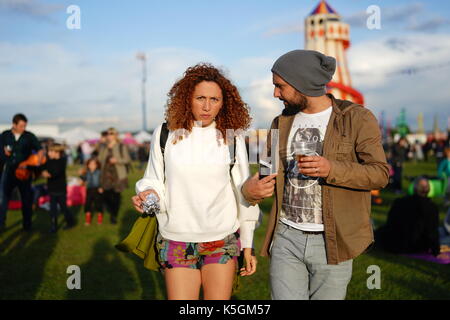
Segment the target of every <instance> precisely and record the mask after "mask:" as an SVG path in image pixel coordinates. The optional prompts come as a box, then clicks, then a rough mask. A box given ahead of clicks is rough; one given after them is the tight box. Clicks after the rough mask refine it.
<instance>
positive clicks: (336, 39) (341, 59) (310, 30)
mask: <svg viewBox="0 0 450 320" xmlns="http://www.w3.org/2000/svg"><path fill="white" fill-rule="evenodd" d="M349 47H350V26H349V25H348V24H347V23H344V22H342V21H341V17H340V16H339V14H338V13H337V12H336V11H335V10H334V9H333V8H331V7H330V5H329V4H328V3H327V2H326V1H325V0H322V1H320V3H319V5H318V6H317V7H316V8H315V9H314V10H313V11H312V12H311V14H310V15H309V16H308V17H307V18H306V20H305V48H306V50H316V51H319V52H322V53H323V54H326V55H328V56H332V57H334V58H336V62H337V66H336V73H335V74H334V76H333V79H332V80H331V82H330V83H329V84H328V85H327V88H328V92H330V93H332V94H333V95H334V96H335V97H336V98H338V99H344V100H350V101H353V102H355V103H359V104H364V97H363V95H362V94H361V93H360V92H358V91H357V90H356V89H354V88H353V87H352V79H351V77H350V72H349V70H348V64H347V57H346V53H345V51H346V50H347V49H348V48H349Z"/></svg>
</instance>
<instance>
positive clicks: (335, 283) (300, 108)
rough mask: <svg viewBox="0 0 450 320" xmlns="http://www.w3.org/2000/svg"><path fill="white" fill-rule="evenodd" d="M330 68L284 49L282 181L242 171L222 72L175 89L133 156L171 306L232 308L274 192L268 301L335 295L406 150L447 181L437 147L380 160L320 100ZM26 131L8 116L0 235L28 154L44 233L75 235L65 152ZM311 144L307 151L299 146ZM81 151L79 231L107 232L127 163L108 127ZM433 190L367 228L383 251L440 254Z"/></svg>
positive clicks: (376, 139) (25, 195)
mask: <svg viewBox="0 0 450 320" xmlns="http://www.w3.org/2000/svg"><path fill="white" fill-rule="evenodd" d="M335 70H336V60H335V59H334V58H332V57H329V56H325V55H323V54H322V53H319V52H316V51H311V50H294V51H291V52H288V53H286V54H284V55H282V56H281V57H279V58H278V59H277V60H276V62H275V63H274V65H273V68H272V70H271V71H272V79H273V84H274V97H275V98H277V99H279V100H281V101H282V102H283V104H284V109H283V110H282V112H281V114H280V115H279V116H277V117H276V118H275V119H274V120H273V122H272V125H271V129H273V130H276V131H277V132H279V135H278V137H279V139H277V140H276V141H275V142H274V141H272V140H271V139H272V130H271V131H269V135H268V142H267V144H266V147H265V150H264V152H263V154H265V155H270V157H272V156H274V155H276V156H275V158H279V161H275V162H272V165H273V166H276V168H277V169H278V170H277V172H278V173H275V174H271V175H267V176H265V177H260V176H259V173H256V174H255V175H253V176H251V175H250V170H249V163H248V154H247V148H246V145H245V137H243V135H241V134H240V133H242V131H245V130H246V129H248V128H249V126H250V123H251V115H250V110H249V108H248V107H247V105H246V104H245V103H244V102H243V101H242V99H241V97H240V94H239V92H238V89H237V88H236V87H235V86H234V85H233V84H232V82H231V81H230V80H229V79H228V78H227V77H226V76H225V75H224V74H223V72H222V71H221V70H219V69H218V68H216V67H214V66H212V65H210V64H204V63H201V64H198V65H195V66H193V67H190V68H188V69H187V70H186V71H185V73H184V75H183V77H182V78H180V79H179V80H178V81H177V82H176V83H175V84H174V85H173V87H172V88H171V90H170V91H169V94H168V96H169V100H168V103H167V107H166V112H165V120H166V122H165V123H163V124H161V125H159V126H158V127H157V128H156V130H155V132H154V134H153V138H152V142H151V145H150V146H149V147H150V150H149V153H146V150H140V151H139V150H137V152H136V156H135V158H136V159H139V161H140V162H141V167H143V164H144V163H147V160H148V164H147V167H146V170H145V173H144V175H143V177H142V178H141V179H140V180H139V181H138V182H137V183H136V186H135V187H136V196H134V197H132V199H131V201H132V203H133V205H134V207H135V209H136V210H137V211H138V212H141V213H144V209H143V202H144V201H146V199H147V197H148V196H149V195H153V196H154V197H156V198H157V199H158V201H159V205H160V210H159V212H158V213H157V214H156V219H157V221H158V223H157V230H158V231H157V237H156V247H157V255H158V263H159V265H160V269H161V271H163V275H164V277H165V283H166V289H167V295H168V298H169V299H199V297H200V290H201V289H203V297H204V298H205V299H229V298H230V297H231V293H232V288H233V280H234V276H235V274H236V270H238V272H239V273H240V275H241V276H250V275H252V274H254V273H255V272H256V271H257V259H256V257H255V253H254V230H255V227H256V223H257V221H258V219H259V215H260V210H259V207H258V204H259V203H261V201H263V200H264V199H266V198H269V197H271V196H273V195H275V197H274V201H273V204H272V209H271V212H270V215H269V218H268V224H267V230H266V236H265V239H264V242H263V244H262V248H261V255H262V256H270V258H271V263H270V287H271V295H272V298H273V299H287V300H291V299H298V300H302V299H344V298H345V297H346V292H347V286H348V284H349V282H350V279H351V277H352V266H353V259H355V258H356V257H358V256H359V255H361V254H362V253H364V252H366V251H367V249H368V248H369V247H371V246H372V245H373V244H374V232H373V229H372V228H373V226H372V222H371V219H370V214H371V201H370V193H371V190H379V189H382V188H384V187H385V186H387V185H388V183H389V179H390V177H391V178H392V181H391V184H392V186H393V188H394V189H395V190H396V191H398V192H400V191H401V190H402V189H403V186H402V184H401V180H402V168H403V163H404V162H405V161H408V159H409V158H410V156H411V154H412V155H413V157H416V160H418V161H421V160H422V159H426V157H428V156H429V151H430V150H432V149H433V150H434V152H435V154H434V155H435V156H436V157H437V158H438V161H439V164H438V165H439V170H440V172H442V175H447V174H448V172H449V170H450V168H449V161H450V152H449V151H448V149H445V148H442V156H441V153H440V150H441V143H440V142H436V145H433V142H431V147H426V148H425V147H423V146H422V147H420V148H419V147H418V146H417V145H416V146H414V147H411V146H409V145H408V143H407V141H406V140H405V139H400V140H399V141H398V142H397V143H396V144H394V145H392V146H391V145H389V146H387V150H385V149H386V146H384V147H385V148H383V143H382V136H381V131H380V129H379V125H378V122H377V120H376V118H375V117H374V115H373V114H372V112H371V111H370V110H369V109H367V108H362V107H361V106H360V105H357V104H354V103H352V102H350V101H346V100H340V99H336V98H335V97H334V96H333V95H332V94H329V93H327V92H326V85H327V83H329V81H330V80H331V79H332V77H333V75H334V73H335ZM26 124H27V119H26V117H25V116H24V115H21V114H19V115H16V116H14V118H13V125H12V129H11V130H7V131H5V132H4V133H3V134H2V135H1V139H0V155H1V159H2V162H3V164H4V165H2V168H3V172H2V177H1V190H2V192H1V197H2V199H1V206H0V228H3V229H4V228H5V219H6V211H7V203H8V199H9V198H10V195H11V191H12V189H13V188H15V187H18V188H19V191H20V193H21V199H22V203H23V206H22V212H23V227H24V229H25V230H28V231H29V230H30V229H31V221H32V220H31V215H32V207H31V199H32V191H31V190H32V189H31V179H30V178H29V177H28V178H25V179H23V178H19V177H18V176H17V172H16V170H18V169H21V168H22V167H26V165H24V164H23V161H25V160H27V159H28V158H29V157H30V155H31V154H32V153H33V152H35V153H36V159H35V162H36V163H35V164H34V166H35V167H37V168H40V170H41V171H40V172H39V174H42V176H43V177H45V178H47V185H48V192H49V195H50V198H51V200H50V203H51V215H50V216H51V225H52V227H51V231H52V232H55V231H56V225H55V223H54V221H55V220H56V217H57V208H58V206H59V207H60V209H61V211H62V212H63V213H64V215H65V219H66V221H67V227H69V228H70V227H72V226H73V225H74V222H73V215H72V214H71V212H70V210H69V209H68V208H67V207H66V206H65V200H66V187H67V185H66V175H65V171H66V166H67V157H66V156H65V150H66V148H65V147H64V146H62V145H59V144H52V145H50V146H49V147H48V150H43V149H42V147H41V145H40V144H39V143H38V140H37V138H36V137H35V136H34V135H33V134H32V133H30V132H28V131H26V130H25V128H26ZM330 124H331V125H330ZM228 129H232V130H234V131H233V132H234V136H229V134H228V132H227V130H228ZM306 144H310V145H311V146H310V147H308V148H309V149H304V148H303V147H302V146H303V145H306ZM447 144H448V141H447ZM444 147H445V143H444ZM78 149H79V150H78V152H77V156H76V157H74V158H73V159H76V161H78V162H79V163H80V164H83V166H84V168H83V169H82V170H80V172H79V175H80V177H81V178H82V180H83V181H84V184H85V186H86V188H87V199H86V202H85V208H84V209H85V210H84V211H85V224H86V225H87V226H88V225H90V224H91V223H92V219H93V217H94V216H95V215H96V217H97V223H98V224H101V223H103V214H104V211H105V209H107V211H109V213H110V222H111V223H113V224H115V223H117V215H118V212H119V208H120V206H121V193H122V192H123V191H124V190H125V189H126V188H127V187H128V173H129V170H130V164H131V160H132V156H131V155H130V152H129V150H128V148H127V147H126V146H125V145H124V144H123V143H121V141H120V139H119V135H118V132H117V130H115V129H114V128H109V129H108V130H106V131H105V132H104V133H103V134H102V137H101V139H100V141H99V143H98V144H96V145H95V146H92V145H90V144H89V143H83V144H81V145H80V146H79V148H78ZM305 150H306V151H305ZM444 150H445V152H444ZM386 154H387V156H388V157H387V158H386ZM444 154H446V155H447V157H446V159H444V158H445V157H444ZM266 160H268V161H269V159H268V158H267V159H266ZM388 163H389V164H390V165H389V164H388ZM442 163H443V164H442ZM447 177H448V175H447ZM429 190H430V184H429V181H428V180H427V179H426V178H420V179H417V180H416V183H415V188H414V195H413V196H411V197H409V198H406V199H401V200H398V201H395V202H394V205H393V207H392V209H391V211H390V212H389V214H388V219H387V225H386V227H384V228H382V229H380V230H378V231H377V232H376V234H377V237H378V238H379V239H381V240H380V243H381V244H382V246H383V247H384V248H388V249H389V250H391V251H392V252H396V253H403V252H410V251H411V250H413V251H414V250H420V251H427V250H429V251H430V252H431V253H432V254H435V255H437V254H439V240H437V238H436V232H437V226H438V210H437V207H436V206H435V205H434V204H433V202H432V201H431V200H430V199H429V198H428V197H427V195H428V192H429ZM349 203H351V206H349ZM417 210H421V211H420V212H419V211H417ZM413 211H414V213H413ZM416 211H417V212H416ZM405 215H407V217H406V216H405ZM404 219H409V220H408V222H409V223H407V224H405V223H403V220H404ZM408 227H409V229H408ZM386 244H387V245H386ZM392 244H395V247H394V248H393V247H392ZM389 245H391V246H389ZM239 257H241V258H242V261H243V264H242V265H241V266H240V268H239V267H238V266H239V262H238V261H239V259H238V258H239Z"/></svg>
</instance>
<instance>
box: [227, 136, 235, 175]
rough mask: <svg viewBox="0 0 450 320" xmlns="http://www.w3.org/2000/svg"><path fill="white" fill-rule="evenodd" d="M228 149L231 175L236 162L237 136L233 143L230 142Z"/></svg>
mask: <svg viewBox="0 0 450 320" xmlns="http://www.w3.org/2000/svg"><path fill="white" fill-rule="evenodd" d="M228 151H229V152H230V160H231V163H230V176H231V170H233V167H234V164H235V162H236V136H235V137H234V138H233V143H232V144H230V143H229V144H228Z"/></svg>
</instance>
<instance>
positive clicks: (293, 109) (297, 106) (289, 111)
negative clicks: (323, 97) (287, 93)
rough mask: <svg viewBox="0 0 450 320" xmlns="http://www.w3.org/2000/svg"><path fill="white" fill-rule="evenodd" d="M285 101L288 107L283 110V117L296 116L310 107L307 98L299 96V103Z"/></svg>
mask: <svg viewBox="0 0 450 320" xmlns="http://www.w3.org/2000/svg"><path fill="white" fill-rule="evenodd" d="M283 101H284V102H286V107H285V108H284V110H283V115H294V114H297V113H299V112H300V111H303V110H305V109H306V108H308V107H309V103H308V99H306V97H305V96H302V95H299V96H298V99H297V101H287V100H283Z"/></svg>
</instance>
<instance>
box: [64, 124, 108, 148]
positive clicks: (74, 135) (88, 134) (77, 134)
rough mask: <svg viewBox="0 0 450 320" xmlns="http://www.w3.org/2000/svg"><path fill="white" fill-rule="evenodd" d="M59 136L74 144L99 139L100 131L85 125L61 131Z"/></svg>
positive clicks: (69, 143)
mask: <svg viewBox="0 0 450 320" xmlns="http://www.w3.org/2000/svg"><path fill="white" fill-rule="evenodd" d="M58 138H59V139H60V140H62V141H63V142H64V141H65V142H66V143H67V144H68V145H72V146H73V145H77V144H79V143H80V142H83V141H85V140H91V139H98V138H100V133H99V132H96V131H93V130H90V129H86V128H83V127H76V128H74V129H71V130H68V131H65V132H63V133H61V134H60V135H59V137H58Z"/></svg>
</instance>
